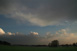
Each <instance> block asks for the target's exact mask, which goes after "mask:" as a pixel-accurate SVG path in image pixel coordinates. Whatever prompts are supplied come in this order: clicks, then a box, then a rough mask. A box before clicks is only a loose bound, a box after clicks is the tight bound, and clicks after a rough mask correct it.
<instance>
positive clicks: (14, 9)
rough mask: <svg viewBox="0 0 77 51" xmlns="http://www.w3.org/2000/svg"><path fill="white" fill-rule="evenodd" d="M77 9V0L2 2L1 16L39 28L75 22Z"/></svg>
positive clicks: (8, 0)
mask: <svg viewBox="0 0 77 51" xmlns="http://www.w3.org/2000/svg"><path fill="white" fill-rule="evenodd" d="M76 8H77V1H76V0H32V1H31V0H13V1H12V0H0V14H4V15H5V16H6V17H8V18H12V19H15V20H17V21H19V22H21V23H26V22H28V24H30V25H37V26H48V25H58V24H61V23H63V22H66V21H68V22H75V21H77V9H76ZM26 24H27V23H26Z"/></svg>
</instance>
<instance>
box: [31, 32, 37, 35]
mask: <svg viewBox="0 0 77 51" xmlns="http://www.w3.org/2000/svg"><path fill="white" fill-rule="evenodd" d="M30 34H31V35H38V33H37V32H30Z"/></svg>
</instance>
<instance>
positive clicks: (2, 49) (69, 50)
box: [0, 45, 77, 51]
mask: <svg viewBox="0 0 77 51" xmlns="http://www.w3.org/2000/svg"><path fill="white" fill-rule="evenodd" d="M0 51H77V47H25V46H2V45H1V46H0Z"/></svg>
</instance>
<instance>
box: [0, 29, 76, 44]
mask: <svg viewBox="0 0 77 51" xmlns="http://www.w3.org/2000/svg"><path fill="white" fill-rule="evenodd" d="M0 40H2V41H8V42H10V43H11V44H23V45H47V44H48V43H49V42H51V41H53V40H59V42H60V44H66V43H68V44H72V43H74V42H77V36H76V34H74V33H67V30H66V29H61V30H59V31H57V32H55V34H51V33H50V32H47V33H46V35H44V36H41V35H39V34H38V33H37V32H30V33H29V34H27V35H25V34H21V33H18V32H17V33H11V32H7V33H5V34H1V35H0Z"/></svg>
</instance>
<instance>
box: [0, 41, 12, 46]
mask: <svg viewBox="0 0 77 51" xmlns="http://www.w3.org/2000/svg"><path fill="white" fill-rule="evenodd" d="M0 45H11V43H9V42H7V41H0Z"/></svg>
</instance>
